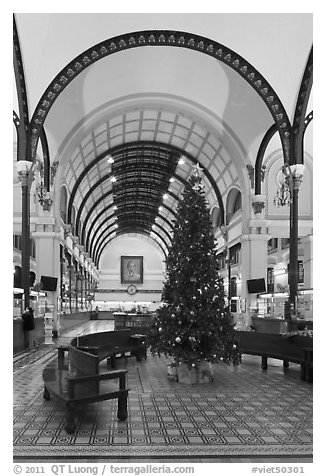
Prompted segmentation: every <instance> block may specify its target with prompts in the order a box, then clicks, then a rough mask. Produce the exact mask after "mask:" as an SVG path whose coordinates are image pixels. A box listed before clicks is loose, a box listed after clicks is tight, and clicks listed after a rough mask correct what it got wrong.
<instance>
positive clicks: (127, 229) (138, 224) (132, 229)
mask: <svg viewBox="0 0 326 476" xmlns="http://www.w3.org/2000/svg"><path fill="white" fill-rule="evenodd" d="M102 224H103V223H102ZM102 224H101V226H102ZM144 225H147V224H146V223H145V221H144V222H142V221H141V220H137V222H135V223H133V225H132V226H130V227H128V226H123V227H122V228H123V230H122V229H120V230H118V231H117V229H116V228H114V229H113V230H111V231H110V232H109V233H110V234H111V233H113V232H116V233H117V234H121V233H126V232H128V233H135V230H137V229H138V230H143V231H144V233H146V232H147V234H150V233H151V232H152V231H153V229H152V228H150V229H146V226H144ZM155 225H156V226H157V227H158V228H160V229H161V230H162V231H163V232H164V234H165V235H166V236H167V237H168V238H169V240H171V238H170V236H169V235H168V233H167V231H166V230H165V229H164V228H163V227H161V226H160V225H158V224H157V223H156V224H155ZM107 231H108V230H107V229H104V230H102V232H101V233H100V234H99V236H98V237H97V239H96V243H95V245H94V248H93V241H94V237H93V238H92V245H91V246H92V250H91V254H92V255H93V256H94V261H95V260H96V256H97V254H98V250H99V249H100V247H101V244H102V243H103V239H102V238H103V236H104V234H105V233H106V232H107ZM156 234H157V233H156ZM159 236H160V235H159Z"/></svg>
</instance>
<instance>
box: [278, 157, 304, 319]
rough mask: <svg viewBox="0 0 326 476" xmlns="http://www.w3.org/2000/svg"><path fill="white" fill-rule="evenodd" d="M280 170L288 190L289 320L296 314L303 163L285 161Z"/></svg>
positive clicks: (287, 313) (286, 311)
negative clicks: (299, 196) (299, 214)
mask: <svg viewBox="0 0 326 476" xmlns="http://www.w3.org/2000/svg"><path fill="white" fill-rule="evenodd" d="M282 172H283V173H284V175H285V182H286V184H287V186H288V187H289V191H290V256H289V272H288V284H289V300H288V303H287V306H286V309H285V318H286V319H289V320H290V319H291V318H292V316H295V315H296V305H297V295H298V195H299V189H300V185H301V183H302V180H303V173H304V165H303V164H293V165H289V164H287V163H285V164H284V166H283V167H282Z"/></svg>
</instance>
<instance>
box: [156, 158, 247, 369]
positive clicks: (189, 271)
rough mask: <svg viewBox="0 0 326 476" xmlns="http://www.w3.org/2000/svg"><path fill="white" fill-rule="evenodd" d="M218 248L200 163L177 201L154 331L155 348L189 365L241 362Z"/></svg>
mask: <svg viewBox="0 0 326 476" xmlns="http://www.w3.org/2000/svg"><path fill="white" fill-rule="evenodd" d="M214 248H215V243H214V237H213V235H212V233H211V225H210V215H209V208H208V204H207V202H206V199H205V195H204V186H203V184H202V181H201V177H200V169H199V167H198V166H197V168H196V169H195V173H194V174H193V175H192V176H191V177H190V179H189V181H188V182H187V184H186V186H185V189H184V192H183V196H182V198H181V200H180V202H179V204H178V209H177V214H176V220H175V223H174V232H173V239H172V244H171V247H170V249H169V254H168V257H167V260H166V279H165V282H164V286H163V293H162V305H161V306H160V308H159V309H158V310H157V313H156V317H155V319H154V321H153V325H152V328H151V331H150V335H149V344H150V348H151V352H152V353H153V354H157V355H161V354H163V355H166V356H171V357H173V358H174V361H175V362H178V363H180V362H183V363H187V364H188V366H189V367H191V366H193V367H194V366H196V365H197V364H198V363H199V362H202V361H206V362H210V363H216V362H225V363H227V364H231V363H232V364H238V363H239V362H240V353H239V351H238V347H237V342H236V339H235V331H234V328H233V324H232V315H231V313H230V311H229V309H228V306H227V305H226V303H225V296H224V288H223V282H222V278H221V277H220V275H219V272H218V260H217V256H216V250H215V249H214Z"/></svg>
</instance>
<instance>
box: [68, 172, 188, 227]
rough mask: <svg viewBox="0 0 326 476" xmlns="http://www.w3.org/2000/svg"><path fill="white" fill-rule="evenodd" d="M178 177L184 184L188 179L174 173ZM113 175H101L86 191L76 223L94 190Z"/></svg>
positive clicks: (69, 219)
mask: <svg viewBox="0 0 326 476" xmlns="http://www.w3.org/2000/svg"><path fill="white" fill-rule="evenodd" d="M174 176H175V177H176V179H177V180H179V181H180V182H181V183H182V184H183V185H184V186H185V184H186V180H184V179H183V178H182V177H180V176H179V175H176V174H175V175H174ZM111 177H112V172H110V173H109V174H107V175H103V177H101V178H100V179H99V180H98V181H97V182H96V183H95V184H94V185H93V186H92V187H91V188H90V189H89V190H88V192H87V193H86V195H85V196H84V198H83V200H82V202H81V204H80V205H79V208H78V213H77V216H76V223H79V221H80V219H81V213H82V210H83V208H84V206H85V204H86V202H87V200H88V199H89V197H90V195H91V194H92V193H93V192H94V190H95V189H96V188H97V187H98V186H99V185H101V183H103V182H105V181H106V180H109V179H110V178H111ZM68 212H70V218H69V215H68V220H67V221H68V223H70V221H71V209H69V210H68Z"/></svg>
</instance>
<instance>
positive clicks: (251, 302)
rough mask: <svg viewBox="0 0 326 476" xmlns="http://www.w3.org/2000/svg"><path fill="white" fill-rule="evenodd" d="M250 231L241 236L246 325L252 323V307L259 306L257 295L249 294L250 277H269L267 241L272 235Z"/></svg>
mask: <svg viewBox="0 0 326 476" xmlns="http://www.w3.org/2000/svg"><path fill="white" fill-rule="evenodd" d="M258 230H259V231H260V232H258V233H257V232H256V233H249V234H245V235H242V237H241V281H242V285H241V299H246V312H245V325H246V326H249V325H250V324H251V320H250V312H249V309H250V307H256V306H257V295H256V294H249V293H248V288H247V280H248V279H258V278H264V279H265V281H266V277H267V242H268V240H269V239H270V235H268V234H267V233H265V232H262V230H261V229H259V228H258Z"/></svg>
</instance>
